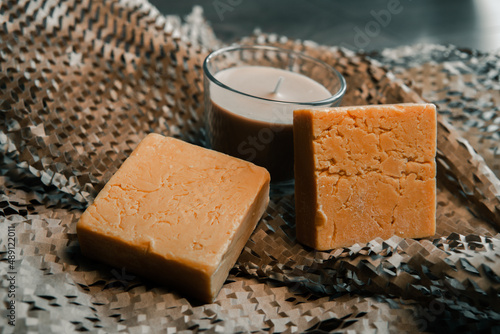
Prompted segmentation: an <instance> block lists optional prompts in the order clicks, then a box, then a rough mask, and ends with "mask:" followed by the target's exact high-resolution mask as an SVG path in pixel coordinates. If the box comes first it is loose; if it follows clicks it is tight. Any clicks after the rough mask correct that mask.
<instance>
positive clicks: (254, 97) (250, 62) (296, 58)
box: [203, 46, 345, 184]
mask: <svg viewBox="0 0 500 334" xmlns="http://www.w3.org/2000/svg"><path fill="white" fill-rule="evenodd" d="M203 69H204V74H205V80H204V82H205V116H206V126H207V136H208V141H209V144H210V146H211V148H212V149H215V150H217V151H220V152H224V153H226V154H230V155H232V156H235V157H239V158H242V159H245V160H247V161H250V162H253V163H255V164H256V165H259V166H262V167H265V168H267V170H268V171H269V173H270V174H271V182H272V183H273V184H288V183H289V182H293V167H294V156H293V110H295V109H303V108H308V107H313V106H314V107H319V106H324V107H326V106H331V105H337V104H338V103H340V100H341V98H342V96H343V94H344V91H345V81H344V79H343V78H342V76H341V75H340V74H339V73H338V72H337V71H335V70H334V69H332V68H331V67H330V66H328V65H327V64H325V63H323V62H321V61H319V60H317V59H314V58H311V57H308V56H306V55H303V54H301V53H298V52H294V51H291V50H284V49H279V48H275V47H269V46H234V47H228V48H224V49H221V50H217V51H214V52H213V53H212V54H210V55H209V56H208V57H207V58H206V59H205V62H204V64H203Z"/></svg>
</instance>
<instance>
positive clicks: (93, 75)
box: [0, 1, 500, 333]
mask: <svg viewBox="0 0 500 334" xmlns="http://www.w3.org/2000/svg"><path fill="white" fill-rule="evenodd" d="M0 23H1V25H0V108H1V115H2V117H1V118H0V124H1V128H0V150H1V152H2V155H0V163H1V165H0V175H1V176H0V190H1V193H0V222H1V224H0V226H1V228H2V233H1V234H0V252H2V257H3V261H1V262H0V273H1V275H2V287H3V288H5V289H0V297H1V299H2V301H3V302H4V304H5V303H6V302H9V301H10V300H11V297H9V295H8V293H7V292H8V290H7V287H8V282H7V279H8V277H9V275H10V274H9V273H8V272H9V267H8V261H7V254H8V253H7V250H8V241H7V234H6V231H7V228H8V227H13V228H14V229H15V235H16V260H17V261H16V263H15V273H16V274H15V278H16V291H15V294H16V296H15V302H16V325H15V327H13V326H9V325H8V324H7V323H6V314H7V310H6V309H2V312H3V313H2V319H1V320H0V327H3V328H4V330H5V332H6V333H8V332H28V331H31V332H42V333H69V332H74V331H91V332H96V333H109V332H113V333H114V332H127V333H152V332H166V333H177V332H182V331H204V332H208V333H227V332H238V331H241V332H252V331H256V332H262V331H268V332H284V333H289V332H304V331H313V332H317V333H321V332H331V331H336V332H375V331H377V332H415V331H427V332H434V331H440V330H445V331H449V330H456V331H460V332H476V331H479V330H485V329H486V330H488V329H492V328H493V327H494V326H495V325H496V324H497V323H498V322H499V321H500V306H499V305H500V302H499V300H498V292H499V288H500V258H499V257H500V251H499V247H500V238H499V235H498V232H497V231H498V228H499V224H500V218H499V216H500V214H499V211H500V205H499V201H500V196H499V194H500V190H499V189H500V181H499V179H498V177H499V176H500V166H499V164H498V161H499V160H498V152H499V151H498V142H499V141H498V139H499V138H498V135H499V131H498V127H499V126H500V122H499V119H500V113H499V112H498V107H497V105H498V102H499V101H500V95H499V93H498V92H499V91H500V90H499V89H498V88H499V84H498V67H499V65H498V64H499V63H500V62H499V61H498V60H499V55H495V54H479V53H477V52H473V51H462V50H458V49H457V48H455V47H451V46H449V47H444V46H414V47H409V48H401V49H389V50H384V51H383V52H381V53H376V54H371V55H365V54H356V53H353V52H351V51H349V50H345V49H339V48H335V47H333V48H332V47H326V46H320V45H317V44H315V43H312V42H301V41H290V40H287V39H286V38H284V37H278V36H275V35H264V34H260V33H259V34H257V35H256V36H253V37H249V38H247V39H244V40H242V41H241V42H242V43H259V44H272V45H279V46H281V47H285V48H291V49H295V50H299V51H303V52H305V53H307V54H310V55H312V56H314V57H317V58H320V59H322V60H324V61H325V62H327V63H329V64H331V65H332V66H334V67H335V68H336V69H337V70H339V71H340V72H342V73H343V75H344V76H345V77H346V80H347V84H348V91H347V95H346V97H345V99H344V101H343V104H346V105H347V104H368V103H370V104H372V103H394V102H415V101H422V99H424V100H427V101H430V102H434V103H436V104H437V105H438V109H439V113H440V116H439V130H438V150H439V153H438V172H439V173H438V193H437V198H438V203H437V233H436V235H435V236H434V237H432V238H428V239H423V240H413V239H401V238H398V237H393V238H390V239H388V240H381V239H376V240H373V241H372V242H370V243H368V244H359V245H354V246H352V247H348V248H340V249H335V250H332V251H329V252H318V251H314V250H312V249H309V248H307V247H304V246H302V245H300V244H298V243H297V242H296V240H295V232H294V205H293V197H292V196H278V195H276V196H274V197H273V198H272V200H271V203H270V205H269V208H268V210H267V212H266V214H265V215H264V217H263V218H262V220H261V221H260V223H259V225H258V227H257V228H256V230H255V232H254V234H253V235H252V237H251V238H250V240H249V241H248V243H247V244H246V246H245V249H244V250H243V252H242V254H241V256H240V257H239V259H238V262H237V263H236V265H235V267H234V268H233V269H232V271H231V274H230V276H229V278H228V280H227V281H226V283H225V284H224V286H223V288H222V290H221V292H220V294H219V296H218V298H217V299H216V301H215V302H214V303H213V304H205V305H199V304H196V303H195V302H194V301H190V300H186V299H184V298H183V297H182V296H180V295H178V294H177V293H176V292H175V291H171V290H169V289H167V288H165V287H160V286H158V285H156V284H153V283H151V282H148V281H147V280H145V279H142V278H140V277H135V276H134V275H131V274H130V273H127V272H126V271H125V270H124V269H123V268H111V267H109V266H106V265H103V264H99V263H95V262H93V261H90V260H88V259H86V258H85V257H83V256H82V255H81V253H80V250H79V246H78V241H77V237H76V230H75V224H76V222H77V221H78V218H79V216H80V215H81V213H82V212H83V210H84V209H85V207H86V206H87V205H88V203H89V202H91V201H92V199H93V198H94V197H95V196H96V194H97V193H98V191H99V190H100V189H101V188H102V186H103V185H104V184H105V182H106V181H107V180H108V179H109V178H110V176H111V175H112V174H113V173H114V172H115V171H116V170H117V169H118V168H119V166H120V165H121V163H122V162H123V161H124V159H126V157H127V156H128V154H130V152H131V150H132V149H133V148H135V146H136V145H137V143H138V142H139V141H140V140H141V139H142V138H143V137H144V136H145V135H146V134H147V133H149V132H159V133H163V134H165V135H172V136H175V137H179V138H182V139H185V140H188V141H191V142H194V143H203V129H202V126H203V118H202V111H203V105H202V101H203V98H202V97H203V95H202V94H203V92H202V89H203V87H202V69H201V63H202V61H203V59H204V57H205V56H206V55H207V54H208V52H209V51H210V50H212V49H215V48H217V47H218V46H219V45H220V42H219V41H218V40H217V39H216V38H215V36H214V35H213V32H212V30H211V29H210V27H209V26H208V25H207V24H205V23H204V22H203V17H202V15H201V12H200V9H199V8H195V9H194V11H193V13H192V14H191V15H190V16H189V17H188V18H187V20H186V22H184V23H182V22H181V21H180V19H179V18H177V17H171V16H169V17H163V16H162V15H161V14H160V13H159V12H158V11H157V10H156V9H155V8H154V7H152V6H151V5H149V4H148V3H147V2H144V1H135V2H134V1H113V2H106V3H100V2H95V1H92V2H91V1H62V2H57V1H21V2H19V3H14V2H2V4H0ZM495 73H496V74H495ZM495 75H496V76H495Z"/></svg>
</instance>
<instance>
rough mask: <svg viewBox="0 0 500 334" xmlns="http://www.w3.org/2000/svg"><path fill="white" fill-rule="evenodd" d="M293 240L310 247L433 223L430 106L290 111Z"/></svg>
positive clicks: (431, 229) (413, 233) (418, 232)
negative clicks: (294, 235)
mask: <svg viewBox="0 0 500 334" xmlns="http://www.w3.org/2000/svg"><path fill="white" fill-rule="evenodd" d="M293 131H294V150H295V152H294V153H295V203H296V205H295V207H296V228H297V238H298V240H299V241H301V242H302V243H304V244H306V245H308V246H310V247H313V248H315V249H318V250H327V249H332V248H336V247H341V246H350V245H353V244H355V243H365V242H369V241H370V240H372V239H374V238H376V237H381V238H383V239H387V238H390V237H391V236H393V235H399V236H401V237H408V238H421V237H428V236H432V235H434V233H435V229H436V218H435V214H436V213H435V210H436V163H435V155H436V131H437V130H436V107H435V106H434V105H432V104H399V105H373V106H355V107H337V108H324V109H318V110H295V111H294V118H293Z"/></svg>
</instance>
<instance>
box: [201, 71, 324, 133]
mask: <svg viewBox="0 0 500 334" xmlns="http://www.w3.org/2000/svg"><path fill="white" fill-rule="evenodd" d="M280 77H281V78H283V80H282V82H281V85H280V86H279V89H278V91H277V93H273V91H274V89H275V87H276V84H277V82H278V81H279V79H280ZM215 78H216V79H217V80H219V81H220V82H221V83H223V84H224V85H226V86H228V87H230V88H232V89H234V90H237V91H239V92H242V93H246V94H249V95H252V96H257V97H262V98H266V99H271V100H276V101H284V102H302V103H306V102H315V101H321V100H325V99H328V98H330V97H331V96H332V94H331V93H330V92H329V91H328V90H327V89H326V88H325V87H324V86H323V85H321V84H320V83H318V82H316V81H314V80H312V79H311V78H309V77H307V76H305V75H302V74H299V73H295V72H291V71H287V70H283V69H278V68H273V67H265V66H242V67H233V68H228V69H225V70H222V71H219V72H217V73H216V74H215ZM210 96H211V99H212V100H213V101H214V102H215V103H216V104H217V105H219V106H221V107H222V108H225V109H226V110H229V111H231V112H233V113H235V114H238V115H241V116H244V117H247V118H251V119H254V120H260V121H265V122H270V123H280V124H292V122H293V110H294V109H297V108H300V105H297V104H293V103H290V104H283V105H280V104H277V103H272V102H271V103H270V102H269V101H262V100H257V99H250V98H246V97H244V96H242V95H240V94H237V93H234V92H232V91H228V90H226V89H224V88H220V87H218V86H217V85H216V84H214V83H212V84H211V86H210Z"/></svg>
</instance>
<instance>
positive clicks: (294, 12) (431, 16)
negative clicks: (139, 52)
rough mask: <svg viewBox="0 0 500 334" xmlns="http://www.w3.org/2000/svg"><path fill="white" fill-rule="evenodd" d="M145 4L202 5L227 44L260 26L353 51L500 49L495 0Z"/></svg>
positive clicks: (183, 8)
mask: <svg viewBox="0 0 500 334" xmlns="http://www.w3.org/2000/svg"><path fill="white" fill-rule="evenodd" d="M150 1H151V3H153V4H154V5H155V6H156V7H157V8H158V9H159V10H160V12H162V13H163V14H167V15H168V14H175V15H180V16H181V17H185V15H187V14H189V13H190V12H191V10H192V8H193V6H195V5H200V6H202V7H203V9H204V16H205V17H206V19H207V20H208V21H209V22H210V25H211V26H212V27H213V29H214V31H215V33H216V35H217V37H218V38H220V39H222V40H223V41H224V42H228V43H230V42H234V41H237V40H238V39H239V38H240V37H243V36H248V35H249V34H251V33H252V32H253V30H254V29H255V28H256V27H259V28H261V29H262V31H263V32H267V33H277V34H280V35H285V36H288V37H290V38H293V39H302V40H304V39H309V40H313V41H316V42H318V43H321V44H326V45H343V46H346V47H349V48H351V49H353V50H359V49H364V50H367V51H371V50H380V49H383V48H385V47H396V46H401V45H413V44H416V43H438V44H454V45H457V46H458V47H463V48H474V49H478V50H481V51H493V50H498V49H500V1H498V0H476V1H467V0H459V1H456V0H440V1H435V0H419V1H416V0H413V1H412V0H388V1H380V0H355V1H341V0H331V1H326V0H313V1H301V0H289V1H286V0H278V1H270V0H252V1H250V0H210V1H199V0H183V1H168V2H167V1H164V0H150ZM387 14H389V15H387Z"/></svg>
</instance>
